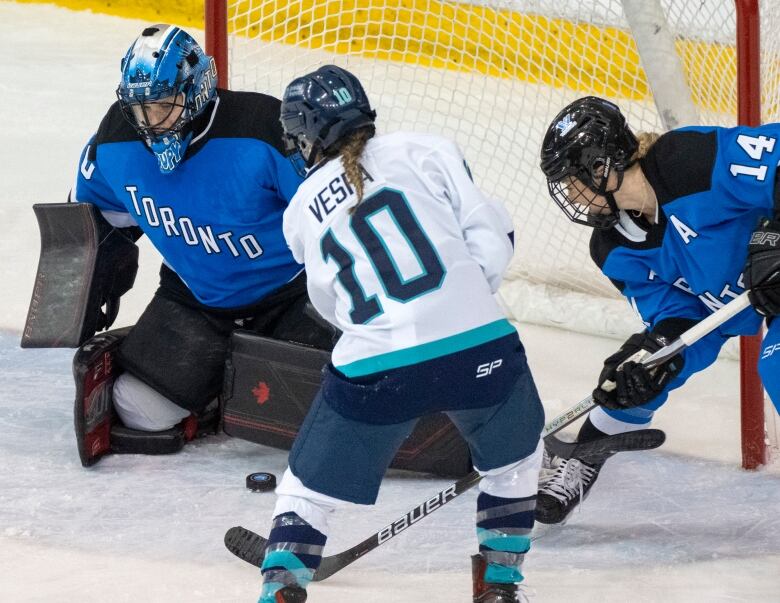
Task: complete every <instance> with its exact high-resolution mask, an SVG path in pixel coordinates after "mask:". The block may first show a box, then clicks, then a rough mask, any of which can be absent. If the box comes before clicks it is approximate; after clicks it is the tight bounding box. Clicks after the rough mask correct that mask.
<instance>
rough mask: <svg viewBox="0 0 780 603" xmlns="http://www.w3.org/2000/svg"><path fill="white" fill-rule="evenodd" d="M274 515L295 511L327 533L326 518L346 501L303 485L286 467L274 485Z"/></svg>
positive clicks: (316, 527) (313, 525) (316, 528)
mask: <svg viewBox="0 0 780 603" xmlns="http://www.w3.org/2000/svg"><path fill="white" fill-rule="evenodd" d="M276 496H277V497H278V498H277V500H276V507H275V508H274V517H277V516H278V515H281V514H282V513H296V514H297V515H298V516H299V517H300V518H301V519H303V520H305V521H306V522H307V523H309V525H311V526H312V527H313V528H314V529H315V530H318V531H319V532H322V533H323V534H325V535H326V536H327V535H328V520H329V518H330V516H331V515H332V513H333V511H335V510H336V508H338V507H340V506H344V505H346V504H348V503H347V502H346V501H343V500H339V499H338V498H333V497H332V496H328V495H326V494H322V493H320V492H317V491H315V490H312V489H311V488H307V487H306V486H304V485H303V482H301V480H299V479H298V478H297V477H295V475H294V474H293V472H292V471H291V470H290V468H289V467H288V468H287V470H286V471H285V472H284V475H283V476H282V479H281V481H280V482H279V485H278V486H277V487H276Z"/></svg>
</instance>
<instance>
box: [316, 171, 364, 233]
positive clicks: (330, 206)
mask: <svg viewBox="0 0 780 603" xmlns="http://www.w3.org/2000/svg"><path fill="white" fill-rule="evenodd" d="M360 172H361V173H362V174H363V182H366V181H368V182H373V181H374V177H373V176H372V175H371V174H369V173H368V171H367V170H366V168H364V167H363V166H362V165H361V166H360ZM354 195H355V189H353V188H352V185H351V184H350V183H349V180H348V179H347V175H346V174H345V173H344V172H341V173H340V174H339V175H338V176H336V177H335V178H334V179H333V180H331V181H330V182H328V184H327V185H326V186H325V188H323V189H322V190H320V191H319V192H318V193H317V194H316V195H314V198H313V199H312V201H311V204H310V205H309V211H310V212H311V213H312V215H313V216H314V217H315V218H316V219H317V222H319V223H320V224H322V221H323V220H324V219H325V218H326V217H327V216H328V215H330V213H331V212H332V211H333V210H334V209H336V208H337V207H338V206H339V205H341V204H342V203H344V201H346V200H348V199H354Z"/></svg>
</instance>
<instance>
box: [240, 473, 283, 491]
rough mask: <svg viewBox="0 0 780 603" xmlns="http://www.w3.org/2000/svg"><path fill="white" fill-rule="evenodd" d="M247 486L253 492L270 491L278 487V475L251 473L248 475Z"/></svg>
mask: <svg viewBox="0 0 780 603" xmlns="http://www.w3.org/2000/svg"><path fill="white" fill-rule="evenodd" d="M246 487H247V488H249V489H250V490H251V491H252V492H268V491H269V490H273V489H274V488H276V476H275V475H274V474H273V473H265V472H260V473H250V474H249V475H247V476H246Z"/></svg>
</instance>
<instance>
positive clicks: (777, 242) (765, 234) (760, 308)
mask: <svg viewBox="0 0 780 603" xmlns="http://www.w3.org/2000/svg"><path fill="white" fill-rule="evenodd" d="M744 277H745V288H746V289H748V290H749V292H748V298H749V299H750V303H751V304H752V306H753V307H754V308H755V309H756V312H758V313H759V314H762V315H763V316H778V315H780V220H770V219H769V218H761V220H760V221H759V223H758V227H757V228H756V230H755V231H754V232H753V235H752V236H751V237H750V243H749V244H748V257H747V261H746V262H745V270H744Z"/></svg>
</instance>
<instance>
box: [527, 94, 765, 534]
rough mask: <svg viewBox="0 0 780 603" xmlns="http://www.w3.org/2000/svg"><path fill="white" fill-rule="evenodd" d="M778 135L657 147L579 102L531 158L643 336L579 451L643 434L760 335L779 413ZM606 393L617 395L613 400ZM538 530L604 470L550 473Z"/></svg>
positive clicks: (682, 140)
mask: <svg viewBox="0 0 780 603" xmlns="http://www.w3.org/2000/svg"><path fill="white" fill-rule="evenodd" d="M778 138H780V124H767V125H764V126H760V127H756V128H748V127H736V128H720V127H688V128H681V129H678V130H673V131H671V132H668V133H666V134H664V135H662V136H660V137H659V136H658V135H654V134H640V135H639V136H638V137H637V136H635V135H634V133H633V132H632V131H631V130H630V128H629V126H628V125H627V124H626V120H625V118H624V117H623V115H622V114H621V113H620V110H619V109H618V107H616V106H615V105H613V104H612V103H610V102H608V101H605V100H603V99H600V98H596V97H586V98H582V99H579V100H577V101H575V102H573V103H572V104H570V105H569V106H567V107H566V108H564V109H563V110H562V111H561V112H560V113H559V114H558V116H557V117H556V118H555V119H554V120H553V122H552V123H551V125H550V127H549V129H548V130H547V133H546V135H545V138H544V141H543V144H542V150H541V168H542V171H543V172H544V174H545V176H546V177H547V182H548V188H549V192H550V195H551V197H552V199H553V200H554V201H555V203H556V204H557V205H558V206H559V207H560V208H561V209H562V210H563V211H564V212H565V213H566V215H567V216H568V217H569V218H570V219H571V220H573V221H574V222H577V223H580V224H585V225H588V226H591V227H593V228H594V231H593V234H592V237H591V241H590V251H591V257H592V258H593V261H594V262H596V264H598V266H599V267H600V268H601V271H602V272H603V273H604V275H606V276H607V277H608V278H609V279H610V280H611V281H612V283H613V284H614V285H615V286H616V287H617V288H618V290H620V292H621V293H622V294H623V295H624V296H625V297H626V298H627V300H628V301H629V303H630V304H631V305H632V307H633V308H635V309H636V311H637V312H638V313H639V315H640V316H641V318H642V320H643V321H644V323H645V325H646V330H645V331H643V332H641V333H637V334H635V335H632V336H631V337H630V338H629V339H628V340H627V341H626V342H625V343H624V344H623V346H621V348H620V349H619V350H618V351H617V352H616V353H614V354H613V355H611V356H610V357H609V358H607V359H606V360H605V362H604V369H603V370H602V372H601V375H600V376H599V380H598V387H596V389H595V390H594V391H593V397H594V400H595V401H596V402H597V403H598V404H599V405H600V407H599V408H597V409H595V410H593V411H592V412H591V413H590V415H589V417H588V419H587V420H586V422H585V423H584V425H583V427H582V429H581V430H580V433H579V436H578V439H579V440H581V441H583V440H590V439H595V438H599V437H603V436H604V435H605V434H615V433H622V432H625V431H630V430H635V429H641V428H644V427H647V426H648V424H649V423H650V421H651V420H652V418H653V414H654V412H655V411H656V410H657V409H658V408H659V407H660V406H661V405H662V404H663V403H664V402H665V401H666V398H667V395H668V393H669V391H670V390H672V389H675V388H678V387H680V386H682V385H683V384H684V383H685V381H686V380H687V379H688V377H690V376H691V375H693V374H694V373H697V372H699V371H701V370H703V369H705V368H706V367H707V366H709V365H710V364H712V363H713V362H714V361H715V359H716V357H717V355H718V352H719V350H720V348H721V346H722V345H723V343H724V342H725V341H726V340H727V339H728V338H730V337H733V336H736V335H754V334H755V333H757V332H758V329H759V327H760V326H761V322H762V320H764V319H766V320H767V322H768V324H769V327H768V331H767V334H766V337H765V339H764V345H763V349H762V353H761V357H760V360H759V365H758V369H759V372H760V374H761V377H762V380H763V383H764V387H765V388H766V390H767V392H768V394H769V396H770V397H771V399H772V401H773V402H774V404H775V406H776V407H778V408H780V354H779V353H778V352H777V350H778V349H780V347H779V346H777V343H778V342H780V321H772V319H773V318H774V317H775V316H777V315H778V314H780V245H779V244H778V242H779V241H780V215H779V214H778V212H779V211H780V182H778V178H777V175H776V169H777V168H776V166H777V165H778V162H780V144H777V141H778ZM745 289H750V293H749V298H750V301H751V304H752V307H751V308H749V309H746V310H744V311H743V312H742V313H740V314H739V315H737V316H736V317H734V318H733V319H732V320H730V321H729V322H727V323H726V324H725V325H723V326H722V327H720V328H719V329H717V330H716V331H714V332H713V333H711V334H710V335H708V336H707V337H705V338H703V339H702V340H701V341H699V342H697V343H696V344H694V345H693V346H692V347H691V348H689V349H687V350H685V351H684V352H683V353H681V354H679V355H678V356H676V357H674V358H672V359H670V360H668V361H667V362H666V363H665V364H663V365H661V366H660V367H658V368H657V369H652V370H647V369H646V368H644V367H643V366H642V365H641V364H638V362H639V361H640V360H641V358H642V357H643V356H644V355H646V354H648V353H652V352H654V351H656V350H657V349H659V348H660V347H662V346H663V345H665V344H667V343H669V342H671V341H672V340H674V339H676V338H677V337H678V336H679V335H680V334H681V333H683V332H684V331H686V330H687V329H688V328H690V327H691V326H692V325H694V324H695V323H697V322H698V321H700V320H702V319H703V318H705V317H706V316H707V315H708V314H710V313H711V312H713V311H715V310H717V309H718V308H720V307H722V306H723V305H724V304H727V303H728V302H729V301H730V300H731V299H733V298H734V297H736V296H738V295H739V294H740V293H742V292H743V291H744V290H745ZM612 384H614V385H615V387H612ZM557 465H558V469H557V472H556V473H555V475H554V477H553V479H552V480H551V481H550V482H548V483H547V485H546V486H544V487H543V488H542V489H541V490H540V493H539V504H538V506H537V514H536V518H537V520H539V521H542V522H545V523H557V522H560V521H562V520H563V519H564V518H565V517H566V515H567V514H568V513H569V512H570V511H571V509H572V508H573V507H574V506H576V504H577V503H578V502H579V500H580V498H581V497H582V496H583V495H584V494H587V492H588V491H589V489H590V487H591V486H592V485H593V482H594V481H595V480H596V477H597V476H598V472H599V470H600V469H601V466H590V465H588V464H586V463H583V462H581V461H580V460H579V459H571V460H569V461H560V460H557Z"/></svg>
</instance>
